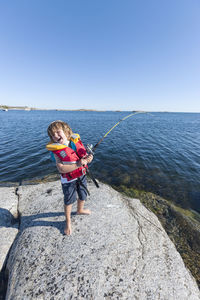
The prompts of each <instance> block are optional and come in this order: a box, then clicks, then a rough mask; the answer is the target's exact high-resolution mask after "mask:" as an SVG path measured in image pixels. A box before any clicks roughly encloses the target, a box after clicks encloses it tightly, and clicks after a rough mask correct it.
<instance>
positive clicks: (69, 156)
mask: <svg viewBox="0 0 200 300" xmlns="http://www.w3.org/2000/svg"><path fill="white" fill-rule="evenodd" d="M71 143H73V144H74V145H75V148H76V150H73V149H72V148H71V147H67V146H66V145H62V144H59V143H49V144H47V145H46V148H47V150H50V151H52V152H53V153H54V154H56V155H57V156H58V157H59V158H60V160H61V161H62V162H63V164H65V163H66V164H70V163H72V164H73V163H75V162H77V161H78V160H79V159H80V158H82V157H84V156H85V155H87V152H86V149H85V147H84V145H83V144H82V142H81V140H80V136H79V134H73V135H72V137H71V139H70V144H71ZM73 148H74V147H73ZM87 168H88V166H84V167H83V166H82V167H79V168H78V169H76V170H74V171H72V172H69V173H63V174H61V176H62V177H63V178H67V180H68V181H70V180H72V179H75V178H78V177H80V176H82V175H85V174H86V170H87Z"/></svg>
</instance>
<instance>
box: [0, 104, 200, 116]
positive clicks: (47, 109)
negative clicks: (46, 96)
mask: <svg viewBox="0 0 200 300" xmlns="http://www.w3.org/2000/svg"><path fill="white" fill-rule="evenodd" d="M8 110H25V111H31V110H43V111H83V112H84V111H90V112H106V111H112V112H139V111H142V110H118V109H116V110H109V109H104V110H103V109H102V110H98V109H89V108H88V109H87V108H77V109H65V108H36V107H29V106H9V105H0V111H8ZM142 112H147V113H153V112H157V113H172V114H173V113H175V114H176V113H184V114H199V113H200V111H199V112H197V111H153V110H152V111H142Z"/></svg>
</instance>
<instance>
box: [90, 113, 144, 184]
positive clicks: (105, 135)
mask: <svg viewBox="0 0 200 300" xmlns="http://www.w3.org/2000/svg"><path fill="white" fill-rule="evenodd" d="M147 113H148V112H146V111H134V112H132V113H131V114H129V115H127V116H125V117H124V118H123V119H121V120H119V121H118V122H117V123H116V124H115V125H113V126H112V127H111V128H110V129H109V130H108V132H106V133H105V134H104V136H103V137H102V138H101V139H100V140H99V141H98V142H97V143H96V144H95V145H94V146H93V145H92V144H87V147H86V150H87V152H88V153H89V154H92V155H94V151H95V150H96V148H97V147H98V146H99V145H100V144H101V143H102V142H103V140H104V139H105V138H106V137H107V135H108V134H109V133H110V132H111V131H112V130H113V129H114V128H115V127H116V126H117V125H119V124H120V123H121V122H122V121H125V120H126V119H128V118H130V117H132V116H134V115H137V114H147ZM87 174H88V175H89V177H90V178H91V179H92V181H93V182H94V184H95V185H96V187H97V188H99V184H98V182H97V181H96V179H95V178H94V176H93V175H92V173H91V172H90V171H89V169H87Z"/></svg>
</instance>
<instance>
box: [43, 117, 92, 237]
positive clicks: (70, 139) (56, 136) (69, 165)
mask: <svg viewBox="0 0 200 300" xmlns="http://www.w3.org/2000/svg"><path fill="white" fill-rule="evenodd" d="M47 132H48V135H49V137H50V139H51V141H50V143H48V144H47V146H46V148H47V149H48V150H50V151H52V152H53V154H54V157H55V160H56V166H57V169H58V171H59V173H61V183H62V189H63V194H64V210H65V217H66V227H65V229H64V233H65V234H66V235H71V233H72V229H71V210H72V204H73V203H74V202H75V201H76V192H77V193H78V196H79V198H78V201H77V214H84V215H89V214H90V213H91V212H90V210H89V209H84V203H85V200H86V197H87V181H86V176H85V174H86V170H87V164H88V163H90V162H91V161H92V159H93V156H92V155H91V154H90V155H87V152H86V150H85V147H84V146H83V144H82V142H81V140H80V136H79V135H78V134H73V133H72V130H71V128H70V126H69V125H68V124H67V123H65V122H63V121H60V120H58V121H54V122H52V123H51V124H50V125H49V127H48V129H47Z"/></svg>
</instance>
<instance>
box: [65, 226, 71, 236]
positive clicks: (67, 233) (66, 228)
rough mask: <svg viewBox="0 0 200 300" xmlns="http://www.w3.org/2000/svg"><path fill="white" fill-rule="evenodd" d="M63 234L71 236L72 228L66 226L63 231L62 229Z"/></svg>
mask: <svg viewBox="0 0 200 300" xmlns="http://www.w3.org/2000/svg"><path fill="white" fill-rule="evenodd" d="M64 233H65V234H66V235H71V234H72V227H71V224H69V225H66V227H65V229H64Z"/></svg>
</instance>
